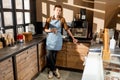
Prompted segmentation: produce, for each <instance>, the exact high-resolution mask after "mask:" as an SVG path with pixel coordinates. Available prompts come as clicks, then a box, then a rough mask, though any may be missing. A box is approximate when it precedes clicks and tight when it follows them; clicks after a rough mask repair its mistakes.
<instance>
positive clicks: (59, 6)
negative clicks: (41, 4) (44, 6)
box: [54, 5, 62, 11]
mask: <svg viewBox="0 0 120 80" xmlns="http://www.w3.org/2000/svg"><path fill="white" fill-rule="evenodd" d="M56 7H58V8H61V11H62V6H61V5H55V6H54V10H55V8H56Z"/></svg>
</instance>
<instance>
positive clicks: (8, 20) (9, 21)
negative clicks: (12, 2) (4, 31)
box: [4, 12, 13, 26]
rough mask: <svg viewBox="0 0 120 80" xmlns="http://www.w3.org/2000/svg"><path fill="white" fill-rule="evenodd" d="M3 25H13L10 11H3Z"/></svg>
mask: <svg viewBox="0 0 120 80" xmlns="http://www.w3.org/2000/svg"><path fill="white" fill-rule="evenodd" d="M4 25H5V26H11V25H13V16H12V12H4Z"/></svg>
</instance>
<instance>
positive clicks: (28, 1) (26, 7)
mask: <svg viewBox="0 0 120 80" xmlns="http://www.w3.org/2000/svg"><path fill="white" fill-rule="evenodd" d="M24 9H27V10H30V0H24Z"/></svg>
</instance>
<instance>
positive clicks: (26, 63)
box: [16, 45, 38, 80]
mask: <svg viewBox="0 0 120 80" xmlns="http://www.w3.org/2000/svg"><path fill="white" fill-rule="evenodd" d="M16 67H17V80H31V79H32V77H33V76H35V75H36V74H37V72H38V64H37V46H36V45H35V46H32V47H30V48H29V49H27V50H24V51H22V52H21V53H19V54H17V55H16Z"/></svg>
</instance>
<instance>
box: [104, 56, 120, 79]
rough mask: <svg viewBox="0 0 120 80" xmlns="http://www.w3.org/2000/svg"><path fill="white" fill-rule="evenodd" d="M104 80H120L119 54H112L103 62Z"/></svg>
mask: <svg viewBox="0 0 120 80" xmlns="http://www.w3.org/2000/svg"><path fill="white" fill-rule="evenodd" d="M103 67H104V77H105V80H120V55H116V54H114V55H113V56H111V59H110V60H109V61H104V62H103Z"/></svg>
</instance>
